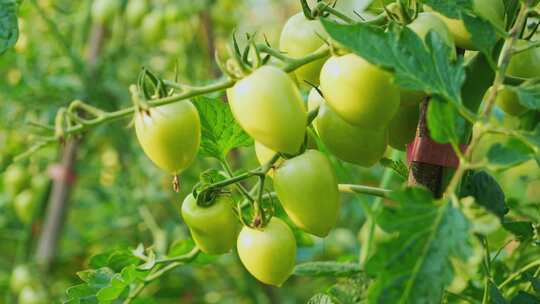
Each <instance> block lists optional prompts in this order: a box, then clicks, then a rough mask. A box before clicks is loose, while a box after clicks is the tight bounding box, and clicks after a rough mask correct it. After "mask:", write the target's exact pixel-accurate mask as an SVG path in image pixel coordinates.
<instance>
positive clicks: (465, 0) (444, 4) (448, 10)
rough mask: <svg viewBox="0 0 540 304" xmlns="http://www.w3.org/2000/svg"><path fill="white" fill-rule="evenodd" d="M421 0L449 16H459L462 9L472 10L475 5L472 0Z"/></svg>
mask: <svg viewBox="0 0 540 304" xmlns="http://www.w3.org/2000/svg"><path fill="white" fill-rule="evenodd" d="M421 2H422V3H424V4H427V5H429V6H430V7H431V8H432V9H434V10H436V11H438V12H440V13H442V14H443V15H445V16H447V17H449V18H459V16H460V12H461V11H462V10H464V9H469V10H472V7H473V4H472V1H471V0H422V1H421Z"/></svg>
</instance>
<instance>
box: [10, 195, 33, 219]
mask: <svg viewBox="0 0 540 304" xmlns="http://www.w3.org/2000/svg"><path fill="white" fill-rule="evenodd" d="M13 204H14V206H13V208H14V209H15V214H16V215H17V217H18V218H19V220H20V221H21V222H23V223H25V224H30V223H31V222H32V218H33V217H34V209H35V207H36V197H35V195H34V193H33V192H32V190H31V189H25V190H23V191H22V192H21V193H19V194H17V196H16V197H15V199H14V200H13Z"/></svg>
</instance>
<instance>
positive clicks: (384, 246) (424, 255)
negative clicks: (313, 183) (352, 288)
mask: <svg viewBox="0 0 540 304" xmlns="http://www.w3.org/2000/svg"><path fill="white" fill-rule="evenodd" d="M391 199H392V200H393V201H396V202H398V203H399V204H398V207H397V208H395V209H390V208H385V209H384V210H383V211H382V212H381V215H380V216H379V218H378V219H377V223H378V224H379V225H380V227H381V228H382V229H383V230H385V231H387V232H389V233H398V236H397V238H393V239H392V240H389V241H387V242H384V243H381V244H379V247H378V250H377V252H376V253H375V255H374V256H373V257H372V258H371V259H370V260H369V261H368V263H367V265H366V271H367V272H368V273H369V274H372V275H374V276H376V279H375V282H374V284H373V285H372V286H371V287H370V289H369V295H368V297H369V301H368V302H369V303H440V301H441V298H442V296H443V291H444V288H445V287H446V286H448V285H449V284H450V283H451V282H452V279H453V268H452V263H451V261H450V258H451V257H452V258H457V259H461V260H465V259H466V258H467V257H468V256H469V255H470V254H471V248H470V244H469V237H470V229H469V226H470V225H469V222H468V221H467V219H466V217H465V216H464V215H463V213H462V212H461V211H460V210H459V209H457V208H454V207H452V205H451V204H450V203H448V202H440V201H439V202H436V201H434V200H433V197H432V194H431V193H430V192H429V191H427V190H425V189H423V188H407V189H405V190H403V191H396V192H393V193H392V197H391Z"/></svg>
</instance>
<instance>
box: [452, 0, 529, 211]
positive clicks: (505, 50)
mask: <svg viewBox="0 0 540 304" xmlns="http://www.w3.org/2000/svg"><path fill="white" fill-rule="evenodd" d="M531 3H532V1H531V0H526V1H524V2H522V5H521V8H520V11H519V14H518V16H517V19H516V22H515V23H514V26H513V27H512V29H511V30H510V32H509V36H508V38H506V40H505V42H504V45H503V47H502V50H501V54H500V56H499V62H498V70H497V72H496V74H495V80H494V81H493V86H492V88H491V90H490V92H489V95H488V98H487V100H486V104H485V107H484V110H483V111H482V113H481V117H480V118H481V119H482V120H481V121H480V122H477V124H478V123H480V124H481V125H480V127H481V128H479V129H480V130H479V132H473V136H472V139H471V142H470V144H469V147H468V148H467V151H466V152H465V155H464V157H463V158H462V159H460V165H459V167H458V168H457V170H456V172H455V173H454V176H453V177H452V179H451V180H450V183H449V184H448V188H447V189H446V194H447V195H449V196H450V197H451V199H452V201H453V203H454V204H457V195H456V193H455V192H456V190H457V189H458V186H459V183H460V181H461V178H462V177H463V175H464V174H465V172H466V170H467V169H468V164H469V162H470V160H471V159H472V155H473V150H474V148H475V147H476V145H478V143H479V142H480V138H481V137H482V136H483V135H484V133H486V132H487V131H486V128H485V127H484V125H485V124H487V123H488V121H489V117H490V115H491V112H492V109H493V105H494V104H495V99H496V97H497V91H498V90H499V88H500V87H501V86H502V85H503V83H504V79H505V75H506V71H507V69H508V65H509V63H510V58H511V57H512V48H513V46H514V44H515V42H516V41H517V39H518V35H519V33H520V31H521V29H522V28H523V26H524V24H525V21H526V20H527V12H528V10H529V6H530V4H531Z"/></svg>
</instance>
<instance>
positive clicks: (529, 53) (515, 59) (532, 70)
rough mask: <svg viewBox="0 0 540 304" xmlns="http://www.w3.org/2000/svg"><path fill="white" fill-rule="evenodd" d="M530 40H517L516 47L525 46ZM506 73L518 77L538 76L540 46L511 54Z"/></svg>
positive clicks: (539, 73)
mask: <svg viewBox="0 0 540 304" xmlns="http://www.w3.org/2000/svg"><path fill="white" fill-rule="evenodd" d="M529 44H531V42H529V41H526V40H518V41H517V43H516V48H524V47H527V46H528V45H529ZM507 72H508V75H510V76H514V77H520V78H536V77H540V48H538V47H535V48H532V49H528V50H526V51H523V52H520V53H517V54H514V55H512V58H511V59H510V63H509V64H508V70H507Z"/></svg>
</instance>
